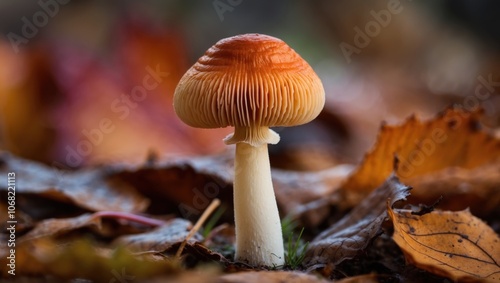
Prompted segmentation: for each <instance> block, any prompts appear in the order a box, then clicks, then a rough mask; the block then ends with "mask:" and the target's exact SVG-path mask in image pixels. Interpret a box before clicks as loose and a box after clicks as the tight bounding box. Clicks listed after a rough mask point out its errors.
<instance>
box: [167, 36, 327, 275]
mask: <svg viewBox="0 0 500 283" xmlns="http://www.w3.org/2000/svg"><path fill="white" fill-rule="evenodd" d="M324 103H325V93H324V89H323V85H322V83H321V80H320V79H319V78H318V76H317V75H316V73H315V72H314V71H313V69H312V68H311V66H310V65H309V64H308V63H307V62H306V61H304V59H302V58H301V57H300V56H299V55H298V54H297V53H296V52H295V51H294V50H293V49H291V48H290V47H289V46H288V45H287V44H286V43H285V42H283V41H282V40H280V39H278V38H275V37H271V36H268V35H262V34H243V35H237V36H233V37H229V38H226V39H222V40H220V41H219V42H217V43H216V44H215V45H214V46H212V47H211V48H210V49H208V50H207V51H206V52H205V54H204V55H203V56H202V57H201V58H200V59H198V61H197V62H196V63H195V64H194V65H193V66H192V67H191V68H190V69H189V70H188V71H187V72H186V73H185V74H184V76H183V77H182V78H181V80H180V82H179V84H178V85H177V88H176V90H175V94H174V108H175V112H176V114H177V116H178V117H179V118H180V119H181V120H182V121H183V122H184V123H186V124H188V125H190V126H192V127H198V128H221V127H228V126H233V127H234V133H233V134H231V135H229V136H228V137H226V138H225V139H224V142H225V143H226V144H228V145H229V144H236V154H235V161H234V162H235V175H234V186H233V189H234V216H235V226H236V255H235V259H236V260H237V261H241V262H246V263H248V264H251V265H254V266H280V265H284V263H285V259H284V250H283V236H282V231H281V222H280V216H279V212H278V206H277V203H276V198H275V195H274V190H273V184H272V180H271V166H270V163H269V154H268V149H267V144H276V143H278V142H279V139H280V137H279V135H278V134H277V133H276V132H274V131H273V130H271V129H269V127H273V126H274V127H277V126H282V127H288V126H296V125H301V124H305V123H308V122H310V121H311V120H313V119H314V118H316V116H318V114H319V113H320V111H321V110H322V109H323V106H324Z"/></svg>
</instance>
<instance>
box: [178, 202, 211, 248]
mask: <svg viewBox="0 0 500 283" xmlns="http://www.w3.org/2000/svg"><path fill="white" fill-rule="evenodd" d="M219 204H220V200H219V199H217V198H215V199H213V200H212V202H211V203H210V205H209V206H208V207H207V209H205V211H204V212H203V214H202V215H201V216H200V219H198V221H196V224H194V226H193V229H191V231H189V234H188V235H187V236H186V239H184V241H183V242H182V243H181V245H180V247H179V249H178V250H177V253H176V254H175V257H176V258H180V256H181V254H182V251H183V250H184V247H185V246H186V244H187V241H188V240H189V239H191V237H193V235H194V234H195V233H196V232H198V230H200V228H201V225H203V223H205V221H206V220H207V218H208V217H209V216H210V214H212V212H213V211H214V210H215V209H216V208H217V207H218V206H219Z"/></svg>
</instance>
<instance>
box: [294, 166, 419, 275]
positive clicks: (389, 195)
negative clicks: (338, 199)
mask: <svg viewBox="0 0 500 283" xmlns="http://www.w3.org/2000/svg"><path fill="white" fill-rule="evenodd" d="M408 191H409V187H406V186H404V185H402V184H401V183H400V182H399V180H398V178H397V177H396V176H394V175H392V176H391V177H390V178H388V179H387V181H386V182H385V183H384V184H383V185H382V186H380V187H379V188H378V189H377V190H375V191H374V192H372V193H371V194H370V195H369V196H368V197H367V198H365V199H364V200H363V201H362V202H361V203H360V204H358V206H356V207H355V208H354V209H353V210H352V211H351V212H350V213H349V214H348V215H346V216H345V217H344V218H342V219H341V220H340V221H339V222H337V223H335V224H334V225H333V226H331V227H330V228H328V229H327V230H325V231H323V232H322V233H321V234H319V235H318V236H317V237H316V238H315V239H314V240H313V241H312V242H311V243H310V244H309V247H308V249H307V253H306V258H305V259H304V262H305V265H307V266H314V267H322V266H324V265H325V264H327V263H330V264H333V265H336V264H338V263H340V262H342V261H343V260H346V259H350V258H353V257H354V256H355V255H356V254H357V253H358V252H359V251H360V250H362V249H364V248H366V246H367V245H368V243H369V242H370V241H371V240H372V239H373V238H374V237H375V236H377V235H378V234H379V233H380V226H381V225H382V222H383V221H384V219H385V218H386V217H387V212H386V201H387V200H388V199H390V200H391V205H392V204H394V203H395V202H397V201H399V200H402V199H405V198H406V196H408V194H409V193H408Z"/></svg>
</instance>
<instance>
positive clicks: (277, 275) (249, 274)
mask: <svg viewBox="0 0 500 283" xmlns="http://www.w3.org/2000/svg"><path fill="white" fill-rule="evenodd" d="M219 282H223V283H246V282H271V283H272V282H276V283H280V282H291V283H301V282H304V283H306V282H308V283H323V282H324V283H326V282H329V281H327V280H325V279H322V278H319V277H317V276H314V275H310V274H305V273H300V272H295V271H246V272H239V273H233V274H227V275H223V276H221V277H220V281H219Z"/></svg>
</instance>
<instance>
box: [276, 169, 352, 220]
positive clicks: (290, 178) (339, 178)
mask: <svg viewBox="0 0 500 283" xmlns="http://www.w3.org/2000/svg"><path fill="white" fill-rule="evenodd" d="M352 169H353V167H352V166H351V165H339V166H335V167H333V168H330V169H326V170H322V171H317V172H296V171H284V170H276V169H275V170H273V172H272V176H273V184H274V190H275V194H276V199H277V200H278V204H279V206H280V209H281V210H280V212H281V213H282V214H283V215H288V216H290V217H292V218H293V219H296V220H300V224H301V225H302V226H307V227H315V226H316V225H318V224H319V223H320V222H321V221H322V220H323V219H324V218H325V217H326V216H327V214H328V212H329V210H328V205H329V204H330V203H331V202H332V199H331V196H332V195H333V193H334V192H335V191H336V190H337V189H338V188H339V185H340V184H341V182H343V181H344V180H345V178H346V177H347V176H348V174H350V173H351V172H352Z"/></svg>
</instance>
